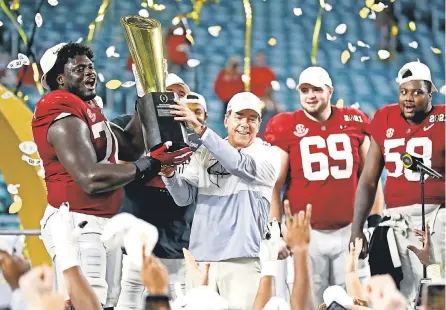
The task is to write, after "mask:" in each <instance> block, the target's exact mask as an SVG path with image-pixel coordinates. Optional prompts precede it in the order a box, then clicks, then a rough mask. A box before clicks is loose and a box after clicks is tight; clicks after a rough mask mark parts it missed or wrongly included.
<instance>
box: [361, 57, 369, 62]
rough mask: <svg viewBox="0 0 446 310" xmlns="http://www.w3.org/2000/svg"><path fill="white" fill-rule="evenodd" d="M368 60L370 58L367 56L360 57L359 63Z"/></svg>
mask: <svg viewBox="0 0 446 310" xmlns="http://www.w3.org/2000/svg"><path fill="white" fill-rule="evenodd" d="M369 59H370V57H368V56H362V57H361V62H364V61H367V60H369Z"/></svg>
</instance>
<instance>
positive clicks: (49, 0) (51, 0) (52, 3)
mask: <svg viewBox="0 0 446 310" xmlns="http://www.w3.org/2000/svg"><path fill="white" fill-rule="evenodd" d="M48 4H49V5H51V6H56V5H58V4H59V1H57V0H48Z"/></svg>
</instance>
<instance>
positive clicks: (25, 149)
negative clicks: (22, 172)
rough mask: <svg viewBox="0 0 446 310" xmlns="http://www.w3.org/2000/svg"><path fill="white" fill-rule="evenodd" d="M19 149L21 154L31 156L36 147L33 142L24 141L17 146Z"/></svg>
mask: <svg viewBox="0 0 446 310" xmlns="http://www.w3.org/2000/svg"><path fill="white" fill-rule="evenodd" d="M19 149H20V151H22V153H25V154H26V155H31V154H34V153H35V152H37V145H36V144H35V143H34V141H25V142H22V143H20V144H19Z"/></svg>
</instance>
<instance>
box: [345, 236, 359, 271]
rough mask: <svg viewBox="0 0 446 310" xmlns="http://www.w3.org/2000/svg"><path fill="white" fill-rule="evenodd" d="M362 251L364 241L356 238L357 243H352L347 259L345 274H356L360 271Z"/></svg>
mask: <svg viewBox="0 0 446 310" xmlns="http://www.w3.org/2000/svg"><path fill="white" fill-rule="evenodd" d="M361 250H362V239H360V238H356V239H355V243H353V242H350V253H349V255H348V258H347V263H346V265H345V272H346V273H348V272H356V271H358V262H359V255H360V254H361Z"/></svg>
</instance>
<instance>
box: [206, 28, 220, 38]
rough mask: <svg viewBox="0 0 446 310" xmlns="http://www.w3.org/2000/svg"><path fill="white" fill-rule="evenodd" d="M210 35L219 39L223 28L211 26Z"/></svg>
mask: <svg viewBox="0 0 446 310" xmlns="http://www.w3.org/2000/svg"><path fill="white" fill-rule="evenodd" d="M208 31H209V34H210V35H211V36H213V37H218V36H219V35H220V31H221V26H211V27H209V28H208Z"/></svg>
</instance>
